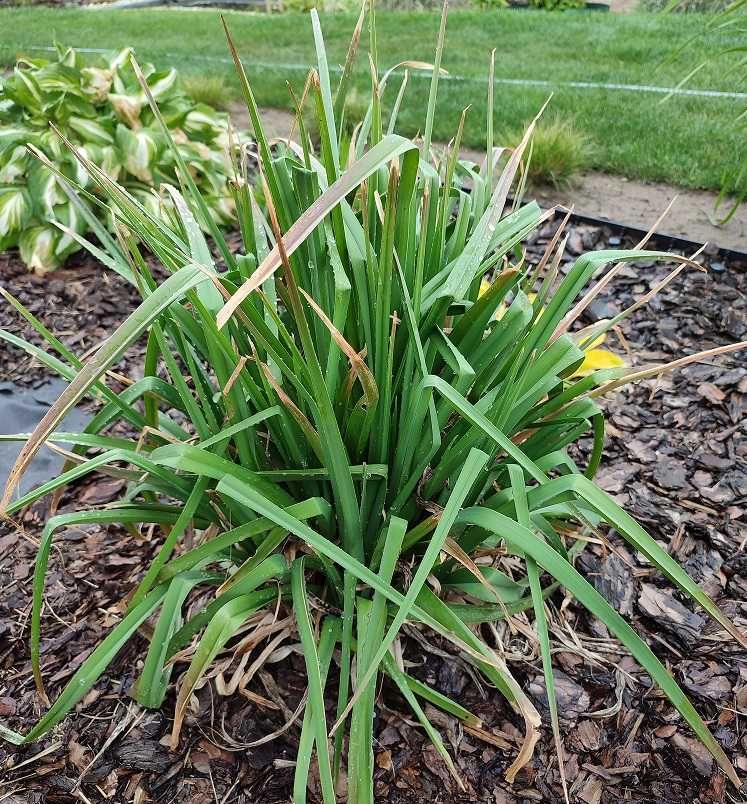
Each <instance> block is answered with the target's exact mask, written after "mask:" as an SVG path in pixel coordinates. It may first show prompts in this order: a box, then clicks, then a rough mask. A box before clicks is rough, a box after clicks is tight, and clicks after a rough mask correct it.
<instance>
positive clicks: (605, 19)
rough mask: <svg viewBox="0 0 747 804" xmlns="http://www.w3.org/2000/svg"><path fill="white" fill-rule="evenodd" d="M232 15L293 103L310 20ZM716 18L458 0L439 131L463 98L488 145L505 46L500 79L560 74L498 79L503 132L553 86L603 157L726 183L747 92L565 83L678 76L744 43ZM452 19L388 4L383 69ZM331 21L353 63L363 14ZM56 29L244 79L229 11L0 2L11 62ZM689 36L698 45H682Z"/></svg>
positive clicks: (421, 46) (90, 44) (720, 86)
mask: <svg viewBox="0 0 747 804" xmlns="http://www.w3.org/2000/svg"><path fill="white" fill-rule="evenodd" d="M225 16H226V18H227V20H228V24H229V25H230V27H231V30H232V31H233V33H234V36H235V39H236V42H237V44H238V47H239V50H240V52H241V54H242V57H243V58H244V60H245V65H246V68H247V71H248V73H249V76H250V80H251V81H252V83H253V88H254V91H255V93H256V95H257V99H258V101H259V102H260V103H261V104H262V105H265V106H274V107H280V108H287V107H288V106H289V94H288V90H287V86H286V82H290V83H291V84H292V85H293V86H294V87H295V88H296V90H300V89H301V88H302V86H303V82H304V78H305V75H306V73H307V71H308V69H309V67H310V66H311V65H312V64H313V63H314V60H315V55H314V46H313V40H312V35H311V26H310V23H309V20H308V18H307V17H306V16H304V15H296V14H287V15H272V16H268V15H266V14H259V13H247V12H226V13H225ZM704 21H705V18H704V17H702V16H700V15H697V14H688V15H667V16H661V15H651V14H631V15H614V14H603V13H585V12H565V13H557V12H556V13H548V12H538V11H537V12H535V11H514V10H501V11H493V12H479V11H469V10H458V11H454V12H452V13H451V15H450V17H449V22H448V26H447V35H446V51H445V54H444V59H443V66H444V68H446V69H447V70H448V72H449V79H448V80H445V81H443V82H442V83H441V85H440V89H439V106H438V109H439V113H438V117H437V119H436V121H435V132H434V136H435V138H436V139H439V140H442V141H446V140H448V139H450V138H451V136H453V133H454V131H455V129H456V126H457V122H458V119H459V115H460V113H461V111H462V109H464V108H465V107H466V106H470V107H471V108H470V111H469V114H468V118H467V125H466V129H465V142H466V144H468V145H473V146H480V145H482V144H483V143H484V138H485V128H486V120H485V118H486V114H485V109H486V95H487V70H488V60H489V53H490V51H491V50H492V49H493V48H495V50H496V77H497V78H499V79H511V80H514V79H519V80H529V81H548V82H550V84H551V85H552V86H550V87H548V86H536V85H522V84H518V83H517V84H514V83H508V84H503V83H500V84H498V85H497V87H496V107H495V129H496V132H497V139H499V138H500V133H501V132H502V131H507V130H509V129H516V128H517V127H518V126H520V125H522V124H523V123H525V122H526V121H527V120H528V119H530V118H531V117H532V116H533V115H534V114H535V113H536V111H537V110H538V109H539V108H540V107H541V105H542V104H543V103H544V101H545V100H546V99H547V97H548V95H549V94H550V92H551V91H552V92H553V97H552V100H551V103H550V106H549V108H548V111H547V112H546V114H547V115H549V116H553V115H558V116H561V117H570V118H572V119H573V120H574V122H575V124H576V126H577V127H578V128H579V129H580V130H581V131H583V132H585V133H586V134H587V135H588V136H589V137H590V138H591V140H592V143H593V148H594V157H593V161H594V167H596V168H598V169H601V170H606V171H610V172H613V173H619V174H623V175H626V176H629V177H631V178H642V179H650V180H664V181H670V182H672V183H675V184H680V185H682V186H686V187H704V188H717V187H718V186H719V183H720V180H721V178H722V175H723V172H724V170H725V169H729V168H733V167H734V166H736V165H738V164H739V161H740V159H741V158H743V154H744V149H745V147H747V142H746V141H745V136H744V126H743V125H741V124H739V123H735V118H737V116H738V115H739V114H740V112H742V111H743V109H744V108H745V107H747V99H744V98H714V97H693V96H675V97H671V98H669V99H668V100H666V99H665V97H664V96H663V95H661V94H654V93H649V92H637V91H625V90H622V89H608V88H593V89H582V88H574V87H569V86H564V83H565V82H588V83H603V84H631V85H643V86H645V85H654V86H662V87H672V86H676V85H677V83H679V82H680V81H681V80H682V79H683V78H684V77H685V76H686V75H687V74H688V73H689V72H690V71H691V70H692V68H693V67H695V66H697V65H698V64H700V63H701V62H702V61H704V60H706V59H707V57H708V55H709V53H712V52H713V50H714V49H716V48H719V49H720V48H727V47H729V46H731V45H734V44H736V42H737V40H736V39H733V40H732V39H729V38H728V35H722V37H721V39H718V40H714V39H713V38H711V39H709V40H708V41H701V40H699V39H697V37H696V38H695V39H693V37H695V35H696V34H697V32H698V31H699V30H700V29H701V28H702V26H703V25H704ZM438 23H439V18H438V15H437V14H433V13H426V12H415V13H404V12H400V13H394V12H387V13H385V12H379V13H378V14H377V32H378V36H377V40H378V56H379V68H380V70H384V69H386V68H388V67H391V66H393V65H395V64H397V63H398V62H401V61H403V60H405V59H416V60H422V61H432V59H433V52H434V47H435V41H436V35H437V31H438ZM322 24H323V29H324V33H325V37H326V42H327V49H328V57H329V63H330V66H331V68H332V69H335V68H336V67H337V66H338V65H340V64H341V63H342V62H343V61H344V58H345V53H346V50H347V45H348V41H349V38H350V35H351V32H352V30H353V27H354V24H355V16H353V15H347V14H329V15H322ZM731 35H732V36H736V35H737V34H736V33H735V34H731ZM55 39H56V40H57V41H59V42H62V43H65V44H70V45H73V46H77V47H83V48H121V47H125V46H128V45H131V46H133V47H135V49H136V52H137V56H138V58H139V59H140V60H141V61H146V60H147V61H152V62H155V63H156V64H157V65H158V66H161V67H166V66H171V65H173V66H175V67H177V68H178V69H179V70H180V71H182V72H183V73H184V74H185V75H199V74H202V75H222V76H225V78H226V80H227V81H228V82H230V83H231V85H232V86H234V87H236V86H237V82H236V78H235V75H234V72H233V66H232V65H231V63H230V59H229V57H228V52H227V48H226V44H225V40H224V37H223V33H222V30H221V25H220V20H219V14H218V12H217V11H213V10H183V9H180V10H177V9H141V10H111V9H109V10H107V9H102V8H95V7H94V8H69V9H53V8H29V7H21V8H5V9H0V60H1V61H2V62H3V63H4V64H5V65H8V64H11V63H12V62H13V60H14V58H15V57H16V56H17V55H20V54H25V55H29V56H36V57H39V56H43V55H44V51H43V50H40V49H39V48H43V47H49V46H50V45H51V44H52V41H53V40H55ZM691 39H693V41H690V40H691ZM367 41H368V40H367V34H366V33H364V37H363V41H362V44H361V52H360V54H359V59H358V69H357V72H356V79H355V80H356V83H357V84H358V85H359V86H360V87H361V88H363V87H364V84H365V82H367V81H369V80H370V79H369V75H368V55H367V50H368V47H367ZM686 43H688V44H687V48H686V50H685V51H684V54H679V55H677V52H678V50H679V48H681V47H682V45H683V44H686ZM669 57H673V58H669ZM738 60H739V56H738V54H737V55H734V56H733V57H725V58H723V59H720V60H715V61H713V62H711V63H709V64H708V65H707V66H706V67H704V68H703V69H702V70H700V71H699V72H698V73H697V74H696V75H695V76H694V77H693V79H692V80H691V81H690V82H689V83H688V84H687V87H688V88H691V89H706V90H718V91H727V92H730V91H731V92H733V91H737V92H739V91H745V90H747V87H745V86H744V85H743V84H742V82H741V81H740V78H741V76H742V73H743V70H738V69H734V68H735V67H736V65H737V64H738ZM334 77H335V76H334V75H333V78H334ZM399 81H400V79H399V78H397V79H396V80H391V81H390V83H389V87H388V91H387V93H386V96H385V98H384V101H385V105H386V106H389V105H391V104H392V103H393V101H394V97H395V95H396V92H397V89H398V86H399ZM428 87H429V76H428V75H426V74H423V73H421V74H416V73H412V72H411V75H410V81H409V84H408V88H407V92H406V95H405V101H404V103H403V108H402V111H401V115H400V126H399V130H400V131H401V133H405V134H414V133H416V132H417V131H418V130H421V129H422V127H423V123H424V119H425V108H426V99H427V95H428Z"/></svg>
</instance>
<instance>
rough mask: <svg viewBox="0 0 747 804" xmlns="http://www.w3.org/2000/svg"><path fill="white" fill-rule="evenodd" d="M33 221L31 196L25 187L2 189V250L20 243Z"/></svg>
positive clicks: (0, 210)
mask: <svg viewBox="0 0 747 804" xmlns="http://www.w3.org/2000/svg"><path fill="white" fill-rule="evenodd" d="M30 219H31V196H30V195H29V193H28V191H27V190H26V189H25V188H24V187H0V248H3V249H5V248H8V247H9V246H12V245H15V243H17V242H18V237H19V235H20V234H21V232H22V231H23V228H24V227H25V226H26V225H27V223H28V222H29V221H30Z"/></svg>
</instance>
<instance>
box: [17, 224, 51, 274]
mask: <svg viewBox="0 0 747 804" xmlns="http://www.w3.org/2000/svg"><path fill="white" fill-rule="evenodd" d="M59 239H60V231H59V229H56V228H55V227H54V226H32V227H31V228H30V229H25V230H24V231H23V234H21V236H20V237H19V238H18V248H19V249H20V251H21V259H22V260H23V261H24V262H25V263H26V265H28V267H29V268H30V269H31V270H32V271H34V273H37V274H39V275H43V274H46V273H49V272H50V271H54V269H55V268H57V266H58V265H59V264H60V262H61V260H60V258H59V256H58V254H57V243H58V241H59Z"/></svg>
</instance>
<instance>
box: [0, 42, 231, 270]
mask: <svg viewBox="0 0 747 804" xmlns="http://www.w3.org/2000/svg"><path fill="white" fill-rule="evenodd" d="M56 47H57V58H56V60H47V59H35V60H29V59H22V60H20V61H19V62H18V63H17V64H16V66H15V69H14V70H13V73H12V74H11V75H10V76H8V77H7V78H4V79H0V250H5V249H8V248H10V247H12V246H18V247H19V248H20V252H21V258H22V259H23V261H24V262H25V263H26V264H27V265H28V266H29V268H30V269H31V270H33V271H36V272H37V273H46V272H47V271H51V270H53V269H54V268H56V267H58V266H59V265H61V264H62V263H63V262H64V261H65V260H66V259H67V257H68V256H69V255H70V254H72V253H73V252H74V251H76V250H77V249H79V248H80V241H79V236H80V235H83V234H85V233H86V232H88V231H89V230H90V223H89V221H88V220H87V219H88V217H89V216H90V214H91V212H89V213H88V214H84V213H82V212H81V210H80V208H79V205H77V204H75V203H73V202H71V201H70V199H69V197H68V195H67V194H66V193H65V191H64V187H63V185H62V184H60V183H59V182H58V181H57V180H56V178H55V174H54V171H53V170H52V169H50V168H49V167H47V166H46V165H44V164H43V163H42V162H41V161H40V160H39V159H38V158H36V157H35V156H34V155H33V154H32V153H30V151H29V149H28V148H27V146H28V145H32V146H33V147H34V148H37V149H38V150H39V151H41V152H42V153H43V154H44V155H45V156H46V158H47V159H49V160H50V161H51V162H53V163H54V166H55V168H56V169H57V170H58V171H60V172H61V173H63V174H64V175H65V176H66V177H68V178H69V179H71V180H73V181H74V182H75V183H76V184H77V185H78V186H79V187H81V188H84V189H85V190H87V191H92V192H94V193H96V192H97V189H96V183H95V182H94V181H93V180H92V179H91V177H90V176H89V175H88V173H87V171H86V170H85V168H84V167H83V166H82V165H81V163H80V162H79V161H78V160H77V159H76V158H75V157H74V156H73V154H72V153H71V151H70V149H69V147H68V146H67V145H66V144H65V143H64V142H63V139H62V138H61V137H60V134H61V135H62V136H63V137H64V138H66V139H67V140H69V141H70V142H71V143H73V144H74V145H75V146H76V147H77V148H78V150H80V151H81V153H82V154H84V155H85V156H86V158H87V159H89V160H91V162H93V163H94V164H96V165H97V166H98V167H99V168H101V170H103V171H104V172H105V173H106V174H107V175H108V176H109V177H110V178H112V179H114V180H115V181H119V183H120V184H121V185H122V186H123V187H126V188H127V190H128V192H129V193H130V194H131V195H132V196H134V197H135V198H137V199H138V201H139V202H140V203H141V204H142V205H143V206H145V207H147V208H148V209H149V210H150V211H151V212H153V213H154V214H158V213H159V210H161V213H163V212H164V209H162V207H163V199H161V198H159V194H158V192H157V190H158V188H159V187H160V186H161V185H162V184H163V183H170V184H173V183H174V182H175V181H176V162H175V159H174V154H173V152H172V150H171V148H170V147H169V142H168V138H167V137H165V136H164V134H163V132H162V131H161V130H160V128H159V125H158V123H157V121H156V119H155V117H154V115H153V112H152V111H151V109H150V107H149V106H148V103H147V99H146V96H145V94H144V92H143V90H142V88H141V86H140V84H139V82H138V80H137V77H136V76H135V73H134V71H133V68H132V65H131V63H130V59H131V56H132V51H131V49H129V48H128V49H125V50H122V51H120V52H119V53H117V54H115V55H113V56H112V57H111V58H110V59H108V60H103V59H101V60H100V61H99V62H94V63H88V62H86V61H84V58H83V56H81V54H80V53H79V52H78V51H76V50H74V49H73V48H63V47H61V46H59V45H57V46H56ZM143 72H144V74H145V76H146V79H147V82H148V86H149V88H150V91H151V94H152V95H153V97H154V98H156V99H157V100H158V103H159V106H160V109H161V113H162V115H163V117H164V120H165V121H166V124H167V126H168V128H169V131H170V133H171V137H172V139H173V141H174V142H175V143H176V146H177V148H178V149H179V154H180V156H181V157H182V159H184V161H185V162H186V163H187V165H188V166H189V170H190V171H191V172H192V174H193V176H194V179H195V182H196V183H197V185H198V187H199V189H200V192H201V194H202V196H203V198H204V200H205V203H206V204H207V206H208V208H209V209H210V212H211V216H212V217H213V219H214V220H215V221H216V222H217V223H219V224H227V223H230V222H234V221H235V216H234V208H233V202H232V197H231V193H230V191H229V188H228V184H227V182H228V176H229V173H230V158H229V152H228V147H229V132H228V117H227V116H226V115H225V114H221V113H219V112H217V111H215V109H212V108H211V107H210V106H206V105H204V104H198V105H195V104H194V103H193V102H192V101H191V100H190V98H189V97H188V96H187V95H186V94H185V93H184V92H183V91H182V90H181V88H180V86H179V81H178V76H177V73H176V70H174V69H170V70H165V71H157V70H156V69H155V68H154V67H153V66H152V65H146V66H144V67H143ZM53 127H54V128H56V129H57V130H58V131H59V132H60V134H58V133H57V132H56V131H55V130H54V128H53ZM89 206H90V205H89ZM91 209H92V211H94V212H95V214H97V215H98V216H99V217H104V218H107V217H108V216H107V215H106V208H105V207H104V208H103V211H102V209H101V208H100V207H99V206H98V205H97V204H95V203H94V205H93V207H92V208H91ZM171 209H173V207H172V205H171V204H170V203H168V202H167V203H166V210H171ZM109 223H111V221H109Z"/></svg>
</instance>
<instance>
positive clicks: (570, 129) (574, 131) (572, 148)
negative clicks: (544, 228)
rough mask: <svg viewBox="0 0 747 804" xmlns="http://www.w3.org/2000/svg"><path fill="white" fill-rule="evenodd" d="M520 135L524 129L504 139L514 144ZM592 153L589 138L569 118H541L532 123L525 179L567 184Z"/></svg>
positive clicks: (521, 136)
mask: <svg viewBox="0 0 747 804" xmlns="http://www.w3.org/2000/svg"><path fill="white" fill-rule="evenodd" d="M523 135H524V131H523V130H521V131H518V130H517V131H514V132H511V133H509V134H507V135H506V137H505V138H504V139H505V142H507V143H508V144H510V145H512V146H514V147H515V146H517V145H518V144H519V143H520V142H521V140H522V138H523ZM591 157H592V146H591V142H590V141H589V138H588V137H587V136H586V135H585V134H584V133H583V132H581V131H579V129H578V127H577V126H575V125H574V123H573V122H572V121H571V120H563V119H560V118H555V119H554V120H550V121H543V120H540V121H538V123H537V125H536V126H535V129H534V134H533V136H532V143H531V153H530V154H529V155H528V157H527V177H528V180H529V182H530V183H531V184H550V185H552V186H553V187H563V186H566V185H568V184H570V183H571V182H572V181H573V179H574V178H576V177H577V176H578V174H579V173H580V172H581V171H583V170H585V169H587V168H588V167H589V165H590V163H591Z"/></svg>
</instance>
